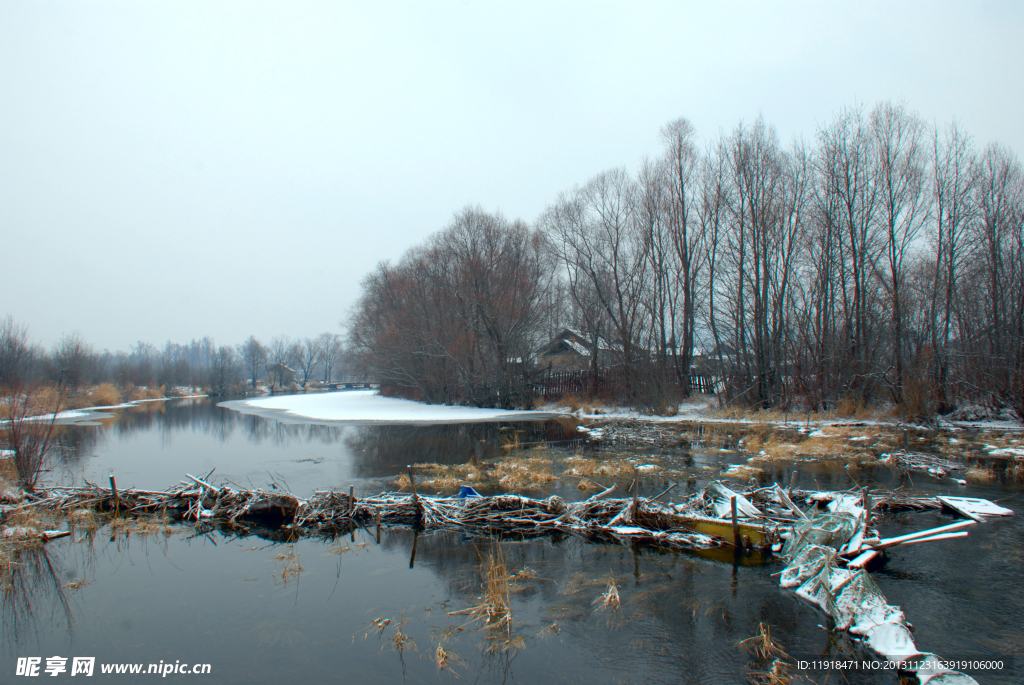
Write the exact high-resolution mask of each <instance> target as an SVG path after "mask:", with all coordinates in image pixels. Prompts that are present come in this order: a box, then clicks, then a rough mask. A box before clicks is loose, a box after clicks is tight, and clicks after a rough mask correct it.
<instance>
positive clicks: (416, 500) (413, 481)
mask: <svg viewBox="0 0 1024 685" xmlns="http://www.w3.org/2000/svg"><path fill="white" fill-rule="evenodd" d="M405 468H407V469H409V486H410V487H411V488H412V506H413V507H414V508H415V509H416V522H417V523H419V520H420V518H422V514H421V507H420V498H419V497H418V496H417V495H416V479H415V477H414V476H413V473H412V464H407V465H406V467H405Z"/></svg>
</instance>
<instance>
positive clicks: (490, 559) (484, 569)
mask: <svg viewBox="0 0 1024 685" xmlns="http://www.w3.org/2000/svg"><path fill="white" fill-rule="evenodd" d="M480 575H481V578H482V584H481V589H482V593H481V595H480V596H479V597H478V599H479V600H480V603H479V604H477V605H476V606H474V607H470V608H468V609H462V610H461V611H451V612H449V613H448V615H449V616H458V615H468V616H469V617H470V621H469V622H470V623H474V622H479V623H482V624H483V626H484V627H485V628H487V629H489V630H491V631H493V632H501V633H504V634H505V635H506V636H507V637H511V632H512V605H511V599H510V597H511V593H512V588H511V583H510V580H511V578H510V577H509V574H508V567H507V566H506V565H505V556H504V554H503V553H502V551H501V547H498V548H497V549H496V550H495V551H493V552H491V553H490V554H488V555H487V557H486V558H484V559H483V562H482V563H481V564H480Z"/></svg>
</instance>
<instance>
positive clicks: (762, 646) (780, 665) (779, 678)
mask: <svg viewBox="0 0 1024 685" xmlns="http://www.w3.org/2000/svg"><path fill="white" fill-rule="evenodd" d="M740 647H742V648H744V649H746V650H747V651H749V652H750V653H751V654H752V655H753V656H754V658H755V659H756V660H757V664H756V665H755V668H756V669H757V670H752V671H750V672H749V673H748V674H747V677H748V679H749V680H750V682H751V683H753V684H754V685H788V684H789V683H791V682H793V680H794V676H793V675H792V674H791V671H792V668H793V665H792V664H790V663H788V662H786V661H784V659H789V658H790V656H789V655H788V654H786V652H785V650H783V649H782V647H780V646H779V645H778V644H777V643H776V642H775V641H774V640H772V633H771V628H770V627H769V625H768V624H767V623H764V622H761V623H758V624H757V634H756V635H754V636H753V637H748V638H747V639H746V640H743V641H741V642H740Z"/></svg>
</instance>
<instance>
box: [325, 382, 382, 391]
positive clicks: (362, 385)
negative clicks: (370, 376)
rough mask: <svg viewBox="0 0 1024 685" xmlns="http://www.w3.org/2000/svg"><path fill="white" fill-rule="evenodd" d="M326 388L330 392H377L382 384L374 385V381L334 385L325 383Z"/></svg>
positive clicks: (335, 383) (337, 383)
mask: <svg viewBox="0 0 1024 685" xmlns="http://www.w3.org/2000/svg"><path fill="white" fill-rule="evenodd" d="M324 387H325V388H327V389H328V390H376V389H377V388H379V387H380V383H374V382H373V381H334V382H332V383H324Z"/></svg>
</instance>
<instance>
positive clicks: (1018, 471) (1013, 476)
mask: <svg viewBox="0 0 1024 685" xmlns="http://www.w3.org/2000/svg"><path fill="white" fill-rule="evenodd" d="M1006 479H1007V480H1010V481H1013V482H1014V483H1024V462H1021V461H1017V462H1014V463H1013V464H1010V465H1008V466H1007V467H1006Z"/></svg>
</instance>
